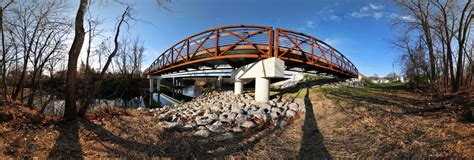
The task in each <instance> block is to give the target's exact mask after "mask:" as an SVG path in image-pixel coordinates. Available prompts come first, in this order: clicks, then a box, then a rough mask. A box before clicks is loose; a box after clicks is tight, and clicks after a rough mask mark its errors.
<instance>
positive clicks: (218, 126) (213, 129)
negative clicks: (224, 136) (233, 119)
mask: <svg viewBox="0 0 474 160" xmlns="http://www.w3.org/2000/svg"><path fill="white" fill-rule="evenodd" d="M207 129H209V131H211V132H214V133H222V132H224V131H225V130H224V129H223V128H222V123H221V122H220V121H217V122H214V123H213V124H212V125H209V126H207Z"/></svg>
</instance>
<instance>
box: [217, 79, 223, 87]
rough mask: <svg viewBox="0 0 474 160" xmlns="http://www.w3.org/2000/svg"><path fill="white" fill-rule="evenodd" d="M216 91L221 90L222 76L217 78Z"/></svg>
mask: <svg viewBox="0 0 474 160" xmlns="http://www.w3.org/2000/svg"><path fill="white" fill-rule="evenodd" d="M217 89H219V90H221V89H222V76H219V77H217Z"/></svg>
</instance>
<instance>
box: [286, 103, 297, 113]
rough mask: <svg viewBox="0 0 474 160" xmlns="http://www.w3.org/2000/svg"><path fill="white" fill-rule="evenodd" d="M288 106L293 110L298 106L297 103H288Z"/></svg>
mask: <svg viewBox="0 0 474 160" xmlns="http://www.w3.org/2000/svg"><path fill="white" fill-rule="evenodd" d="M288 107H289V108H290V109H291V110H293V111H298V110H299V107H298V104H297V103H290V104H289V105H288Z"/></svg>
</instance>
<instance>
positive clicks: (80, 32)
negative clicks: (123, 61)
mask: <svg viewBox="0 0 474 160" xmlns="http://www.w3.org/2000/svg"><path fill="white" fill-rule="evenodd" d="M88 6H89V0H81V2H80V4H79V9H78V10H77V14H76V19H75V24H74V30H75V33H74V40H73V42H72V45H71V49H70V50H69V54H68V55H69V57H68V67H67V73H66V76H67V77H66V104H65V108H64V119H65V120H73V119H75V118H76V116H77V107H76V99H77V98H76V92H77V90H76V78H77V77H76V75H77V70H76V69H77V60H78V58H79V54H80V53H81V49H82V45H83V43H84V37H85V31H84V16H85V12H86V10H87V8H88Z"/></svg>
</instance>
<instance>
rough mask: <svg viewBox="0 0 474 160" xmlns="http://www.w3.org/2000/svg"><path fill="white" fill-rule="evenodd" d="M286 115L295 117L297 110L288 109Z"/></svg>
mask: <svg viewBox="0 0 474 160" xmlns="http://www.w3.org/2000/svg"><path fill="white" fill-rule="evenodd" d="M285 116H287V117H294V116H296V112H295V111H293V110H287V111H286V113H285Z"/></svg>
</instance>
